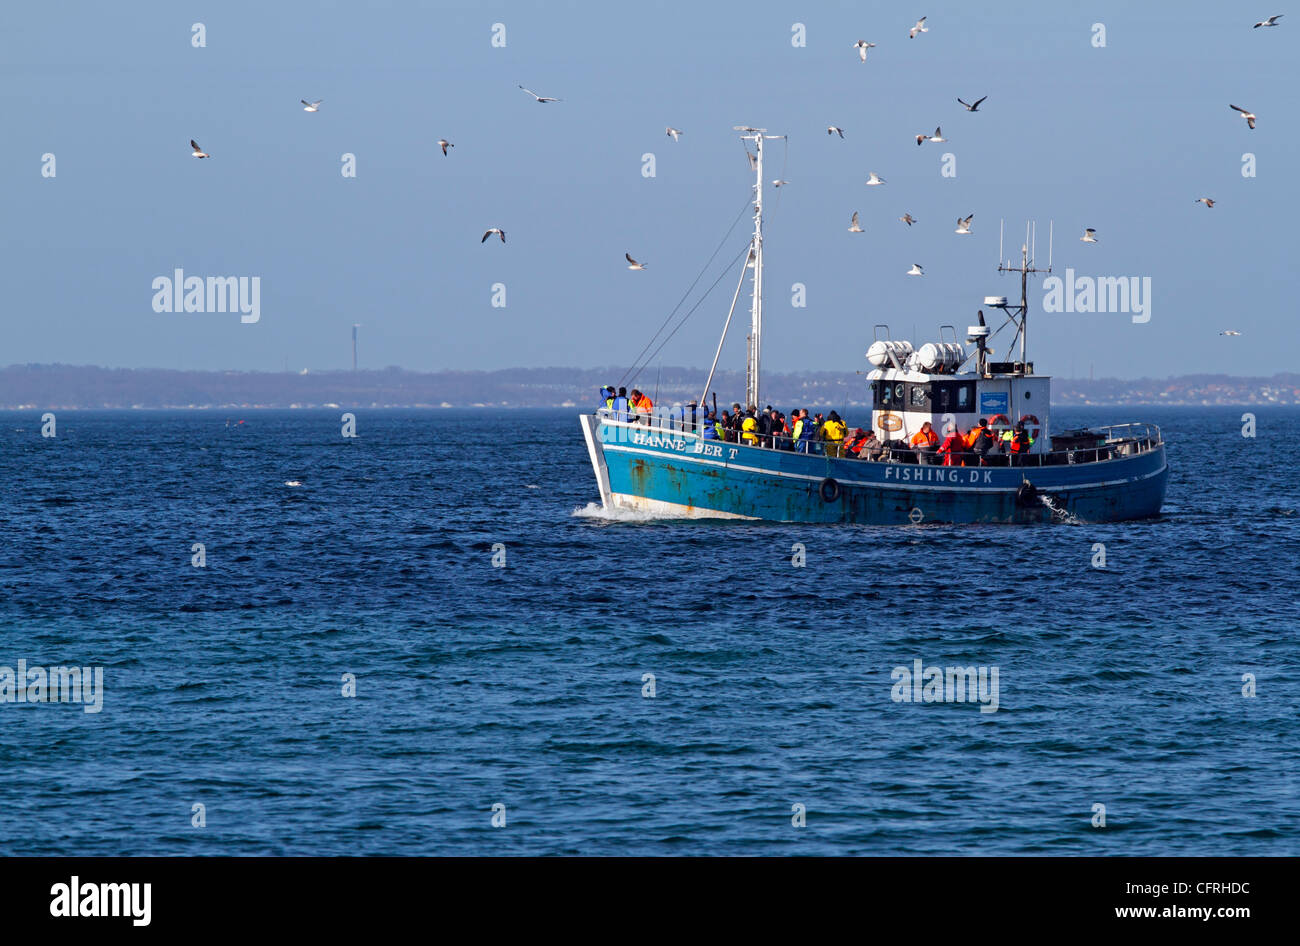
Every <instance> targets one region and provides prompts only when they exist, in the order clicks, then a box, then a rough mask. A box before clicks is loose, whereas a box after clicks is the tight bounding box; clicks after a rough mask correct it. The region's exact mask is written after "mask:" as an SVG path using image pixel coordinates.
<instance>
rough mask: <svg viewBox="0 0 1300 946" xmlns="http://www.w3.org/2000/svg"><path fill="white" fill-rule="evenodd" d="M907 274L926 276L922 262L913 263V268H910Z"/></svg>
mask: <svg viewBox="0 0 1300 946" xmlns="http://www.w3.org/2000/svg"><path fill="white" fill-rule="evenodd" d="M907 275H909V276H924V275H925V273H923V272H921V264H920V263H913V264H912V268H911V269H909V270H908V271H907Z"/></svg>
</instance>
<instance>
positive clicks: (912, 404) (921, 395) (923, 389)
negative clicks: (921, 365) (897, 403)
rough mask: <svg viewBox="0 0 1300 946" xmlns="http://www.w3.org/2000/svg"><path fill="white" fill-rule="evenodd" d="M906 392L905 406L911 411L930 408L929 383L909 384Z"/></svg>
mask: <svg viewBox="0 0 1300 946" xmlns="http://www.w3.org/2000/svg"><path fill="white" fill-rule="evenodd" d="M907 387H908V392H907V406H908V409H909V410H913V411H929V410H930V385H928V384H909V385H908V386H907Z"/></svg>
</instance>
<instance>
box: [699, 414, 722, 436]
mask: <svg viewBox="0 0 1300 946" xmlns="http://www.w3.org/2000/svg"><path fill="white" fill-rule="evenodd" d="M700 416H701V418H702V419H701V420H700V436H701V437H703V438H704V439H705V440H721V439H722V434H720V433H719V432H718V425H717V423H715V422H714V419H713V415H712V414H708V413H705V414H701V415H700Z"/></svg>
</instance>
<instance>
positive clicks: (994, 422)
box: [989, 414, 1011, 430]
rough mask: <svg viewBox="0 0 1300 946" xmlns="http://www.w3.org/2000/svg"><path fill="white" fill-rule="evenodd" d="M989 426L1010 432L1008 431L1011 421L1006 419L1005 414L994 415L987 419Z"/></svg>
mask: <svg viewBox="0 0 1300 946" xmlns="http://www.w3.org/2000/svg"><path fill="white" fill-rule="evenodd" d="M989 426H990V427H1001V428H1003V429H1004V430H1010V429H1011V421H1010V420H1008V419H1007V415H1006V414H994V415H993V416H992V417H991V418H990V419H989Z"/></svg>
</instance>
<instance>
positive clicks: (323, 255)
mask: <svg viewBox="0 0 1300 946" xmlns="http://www.w3.org/2000/svg"><path fill="white" fill-rule="evenodd" d="M1277 12H1282V13H1285V12H1286V10H1285V9H1284V8H1283V9H1277V8H1272V7H1269V8H1259V9H1254V10H1246V9H1245V8H1243V7H1240V6H1238V5H1231V4H1223V3H1218V2H1189V3H1178V4H1174V3H1159V4H1157V3H1151V4H1141V5H1138V4H1132V3H1092V2H1089V3H1083V4H1074V3H1072V4H1059V5H1044V4H1039V3H1028V2H1026V3H994V4H992V5H991V8H990V5H983V4H981V5H976V4H970V3H955V2H950V3H934V2H931V0H925V2H924V3H921V4H916V3H912V4H908V5H899V4H872V5H869V6H867V5H863V4H861V3H830V2H803V0H801V2H773V0H753V2H746V3H713V4H686V3H660V4H655V3H640V4H635V5H631V4H613V5H607V4H596V3H545V4H542V3H528V4H521V3H498V4H473V3H437V4H416V3H400V4H399V3H388V4H385V3H365V4H354V3H346V4H344V3H321V4H305V3H301V4H300V3H275V4H267V3H230V2H223V3H220V4H198V3H128V4H112V5H107V4H72V3H69V4H59V5H57V7H55V6H53V5H48V4H22V5H11V6H10V7H9V8H7V9H6V11H5V15H4V19H5V23H4V29H3V31H0V53H2V55H0V97H2V101H0V105H2V106H3V111H4V115H5V119H6V121H5V124H6V130H5V135H4V144H3V148H2V149H0V210H2V211H3V219H4V221H5V223H6V224H7V225H6V226H5V227H4V235H3V240H4V257H5V267H4V269H5V285H6V290H7V291H6V292H5V295H4V299H5V306H4V318H5V332H4V344H3V352H2V353H0V363H5V364H10V363H25V362H64V363H73V364H102V365H108V366H118V367H173V368H201V369H219V368H230V369H264V370H279V369H283V368H284V367H286V366H287V367H289V368H291V369H293V370H298V369H301V368H304V367H307V368H312V369H325V368H338V367H345V366H347V365H348V364H349V363H350V327H351V324H352V323H353V322H360V323H362V328H361V363H362V366H363V367H384V366H388V365H400V366H402V367H405V368H410V369H414V370H434V369H444V368H505V367H512V366H532V367H541V366H552V365H572V366H597V365H611V366H614V365H623V364H626V363H628V362H630V361H631V360H632V358H633V357H634V356H635V355H636V353H637V352H638V351H639V350H640V349H641V348H642V345H643V344H644V342H645V341H646V340H647V339H648V337H649V336H650V334H651V333H653V332H654V330H655V329H656V328H658V326H659V325H660V323H661V322H662V321H663V319H664V318H665V317H666V316H667V314H668V312H669V310H670V309H671V308H672V307H673V305H674V304H675V303H676V302H677V300H678V299H679V297H680V296H681V295H682V293H683V292H684V291H685V290H686V287H687V286H688V285H689V284H690V283H691V281H692V280H693V279H695V277H696V276H697V274H698V273H699V271H700V268H701V267H702V266H703V265H704V263H705V261H706V260H707V259H708V257H709V255H710V254H711V253H712V252H713V249H714V247H715V246H716V245H717V243H718V241H719V239H720V238H721V237H722V235H723V233H724V232H726V230H727V227H728V226H729V225H730V224H731V221H732V220H733V219H734V217H735V215H736V213H737V211H738V210H739V209H740V206H741V204H742V203H743V202H744V200H745V195H746V193H747V190H748V188H749V186H750V184H751V182H752V178H751V176H750V174H749V171H748V164H747V162H746V160H745V158H744V155H743V154H742V149H741V145H740V143H739V141H738V140H737V136H736V133H735V132H733V131H732V126H733V125H736V124H753V125H761V126H763V127H765V128H767V129H768V130H769V131H770V132H773V133H785V134H788V135H789V143H788V151H787V150H786V149H785V148H784V147H783V146H782V145H780V144H779V143H777V144H775V145H772V146H769V152H768V159H769V169H770V173H768V174H767V175H766V177H767V178H768V179H769V180H771V179H773V178H776V177H778V176H781V177H785V178H787V179H789V180H790V181H791V184H790V185H789V186H787V187H784V188H782V189H781V190H780V192H779V193H777V192H774V191H772V190H770V189H769V191H768V197H767V199H768V201H769V209H770V213H769V217H768V229H767V237H768V238H767V244H766V245H767V269H766V285H767V290H768V291H767V293H766V306H765V311H766V331H765V349H764V363H765V366H766V368H767V369H768V370H776V371H793V370H805V369H817V370H845V371H855V370H862V369H864V368H865V361H864V359H863V357H862V354H863V352H864V351H865V349H866V347H867V345H868V344H869V342H870V340H871V327H872V325H873V324H874V323H877V322H887V323H889V324H890V325H891V326H892V328H893V332H894V335H895V336H896V337H898V336H904V337H911V336H912V333H913V327H914V326H915V328H916V330H917V334H918V335H919V336H920V337H919V338H915V339H914V341H917V342H918V343H919V342H923V341H927V340H931V339H933V338H935V337H936V336H937V334H938V326H939V325H940V324H943V323H952V324H955V325H956V326H957V327H958V329H959V330H962V329H963V328H964V326H965V325H966V324H968V323H969V322H970V321H971V320H972V318H971V317H972V316H973V314H974V311H975V309H976V308H977V307H979V305H980V301H981V299H982V298H983V296H985V295H988V294H1006V295H1014V294H1015V293H1016V291H1017V289H1018V285H1017V281H1016V280H1015V279H1014V278H1013V277H1009V276H999V275H998V274H997V273H996V272H994V267H995V265H996V262H997V255H998V222H999V220H1000V219H1003V218H1005V220H1006V221H1007V226H1008V233H1009V236H1008V240H1007V243H1008V250H1007V253H1008V254H1010V253H1011V252H1013V248H1014V247H1016V246H1018V243H1019V239H1020V236H1019V234H1020V233H1022V232H1023V227H1024V221H1025V220H1026V219H1027V218H1031V217H1032V218H1035V219H1037V220H1038V221H1039V222H1040V227H1039V234H1040V239H1039V255H1040V258H1041V259H1040V261H1042V262H1045V257H1046V248H1045V243H1046V232H1047V222H1048V221H1049V220H1054V221H1055V228H1056V237H1057V240H1056V248H1055V259H1054V262H1055V264H1056V266H1057V268H1058V271H1063V270H1064V268H1065V267H1066V266H1070V267H1073V268H1074V269H1075V270H1076V271H1077V273H1079V274H1081V275H1091V276H1144V277H1150V278H1151V280H1152V293H1153V300H1152V318H1151V321H1150V322H1149V323H1146V324H1134V323H1133V322H1132V321H1131V319H1130V317H1129V316H1128V315H1124V314H1099V313H1093V314H1082V313H1068V314H1067V313H1050V314H1045V313H1042V312H1041V309H1040V305H1039V304H1040V302H1041V299H1042V297H1043V292H1042V290H1041V289H1040V288H1038V287H1037V284H1036V283H1035V282H1031V289H1030V299H1031V335H1030V340H1031V351H1030V355H1031V358H1032V359H1033V360H1034V361H1035V362H1036V363H1037V366H1038V371H1039V372H1040V373H1051V374H1055V375H1058V376H1068V375H1070V374H1071V372H1073V373H1074V374H1075V375H1078V376H1086V375H1087V373H1088V368H1089V365H1090V364H1092V365H1094V366H1095V368H1094V370H1095V371H1096V373H1097V374H1098V375H1099V376H1100V375H1116V376H1120V377H1138V376H1143V375H1154V376H1163V375H1169V374H1183V373H1190V372H1226V373H1232V374H1271V373H1273V372H1276V371H1286V370H1294V369H1295V365H1296V361H1297V358H1296V355H1297V348H1298V347H1300V346H1298V344H1297V338H1298V337H1300V336H1298V334H1297V332H1296V330H1295V324H1294V323H1295V318H1296V307H1295V291H1294V277H1293V276H1292V269H1293V265H1292V264H1293V261H1292V255H1293V253H1294V249H1293V248H1294V245H1295V241H1294V238H1293V237H1292V234H1291V232H1290V230H1291V227H1292V224H1291V218H1292V216H1293V214H1294V212H1295V211H1294V208H1295V206H1296V204H1297V201H1296V197H1297V186H1296V176H1295V175H1296V172H1295V171H1294V168H1295V167H1296V165H1297V160H1296V159H1297V146H1298V144H1300V135H1298V133H1297V127H1298V126H1297V104H1296V101H1295V96H1294V88H1295V79H1296V73H1297V68H1296V53H1297V50H1298V49H1300V46H1297V37H1298V36H1300V33H1297V31H1300V12H1298V13H1297V14H1296V16H1295V19H1294V22H1293V21H1292V19H1291V17H1287V16H1284V17H1283V19H1282V20H1281V23H1282V25H1281V26H1279V27H1278V28H1275V29H1258V30H1256V29H1251V24H1252V23H1253V22H1255V20H1257V19H1262V18H1263V17H1264V16H1267V15H1270V14H1272V13H1277ZM921 14H926V15H927V16H928V20H927V25H929V26H930V28H931V29H930V32H929V33H926V34H923V35H921V36H919V37H918V38H916V39H913V40H909V39H908V36H907V31H908V28H909V27H910V26H911V25H912V23H913V22H915V20H916V19H917V17H918V16H920V15H921ZM196 22H201V23H203V24H204V25H205V27H206V41H207V46H206V48H201V49H196V48H194V47H193V46H192V45H191V25H192V24H193V23H196ZM494 23H504V24H505V27H506V46H505V48H493V47H492V45H491V39H492V28H493V24H494ZM795 23H803V24H804V25H805V27H806V32H807V46H806V47H804V48H795V47H794V46H792V44H791V35H792V32H791V28H792V25H793V24H795ZM1094 23H1103V24H1105V27H1106V42H1107V45H1106V47H1105V48H1100V49H1099V48H1094V47H1093V45H1092V43H1091V39H1092V35H1093V34H1092V24H1094ZM859 38H863V39H867V40H869V41H872V42H875V43H877V44H878V46H877V48H875V49H872V50H871V51H870V54H869V56H868V61H867V63H866V64H865V65H864V64H862V63H860V62H859V61H858V58H857V54H856V50H854V49H853V48H852V45H851V44H852V43H853V42H854V41H855V40H857V39H859ZM518 83H522V84H524V85H526V86H528V87H529V88H531V89H534V90H536V91H538V92H541V93H542V94H545V95H552V96H558V97H561V98H563V99H564V101H563V102H560V103H554V104H548V105H538V104H536V103H534V102H533V101H532V100H531V99H530V98H529V97H527V96H526V95H525V94H524V93H522V92H520V91H519V90H518V89H517V88H516V85H517V84H518ZM984 95H987V96H988V101H987V102H985V103H984V105H983V106H982V107H981V109H980V111H979V112H978V113H976V114H968V113H967V112H965V110H963V109H962V108H961V106H959V105H958V104H957V103H956V101H955V99H956V97H957V96H961V97H962V98H964V99H966V100H967V101H971V100H972V97H979V96H984ZM300 98H307V99H317V98H319V99H323V100H324V104H323V105H322V107H321V110H320V112H318V113H316V114H307V113H305V112H303V111H302V108H301V106H300V105H299V104H298V100H299V99H300ZM1230 102H1232V103H1236V104H1239V105H1243V106H1246V107H1248V108H1250V109H1252V110H1253V111H1255V112H1256V113H1257V114H1258V115H1259V123H1258V127H1257V128H1256V129H1255V130H1254V131H1250V130H1248V129H1247V128H1246V124H1245V122H1244V121H1242V120H1241V118H1240V116H1238V115H1237V114H1236V113H1235V112H1232V111H1231V110H1230V109H1229V108H1228V103H1230ZM832 123H833V124H837V125H841V126H843V127H844V129H845V136H846V137H845V139H844V140H840V139H839V138H838V137H832V136H827V134H826V131H825V128H826V126H827V125H828V124H832ZM666 125H673V126H675V127H678V128H681V129H682V130H683V131H684V134H683V136H682V138H681V140H680V141H679V142H673V141H672V140H670V139H669V138H668V137H667V136H666V135H665V134H664V128H665V126H666ZM936 125H942V126H943V130H944V136H945V137H947V138H948V139H949V142H948V143H946V144H942V145H939V144H930V143H926V144H925V145H924V146H922V147H919V148H918V147H917V146H916V145H915V142H914V139H913V137H912V136H913V135H914V134H916V133H918V132H921V131H929V130H931V129H933V128H934V127H935V126H936ZM439 137H446V138H448V139H450V140H451V141H452V142H454V143H455V145H456V147H455V148H454V149H453V150H452V152H451V155H450V156H449V157H446V158H444V157H443V155H442V154H441V153H439V152H438V151H437V150H436V144H435V143H436V141H437V139H438V138H439ZM190 138H195V139H197V140H198V142H199V143H200V145H202V146H203V148H204V149H205V150H207V151H208V152H210V153H211V155H212V158H211V159H210V160H204V161H198V160H194V159H193V158H192V157H191V156H190V154H189V146H188V142H189V139H190ZM47 152H48V153H53V154H54V155H55V156H56V161H57V176H56V177H54V178H43V177H42V176H41V173H40V171H41V156H42V155H43V154H45V153H47ZM345 152H347V153H352V154H354V155H355V156H356V162H357V176H356V178H355V179H345V178H344V177H343V176H342V175H341V174H340V168H341V155H343V154H344V153H345ZM646 152H653V153H654V154H655V156H656V159H657V168H656V171H657V174H656V176H655V177H654V178H651V179H647V178H645V177H643V176H642V174H641V167H642V165H641V156H642V155H643V154H644V153H646ZM945 152H950V153H952V154H954V155H955V156H956V167H957V175H956V177H955V178H944V177H942V176H941V175H940V164H941V156H942V154H944V153H945ZM1246 152H1251V153H1253V154H1254V155H1255V156H1256V162H1257V176H1256V177H1254V178H1251V179H1248V178H1245V177H1243V176H1242V173H1241V167H1242V155H1243V153H1246ZM872 170H874V171H876V172H878V173H879V174H880V175H881V176H883V177H884V178H885V179H886V180H887V181H888V184H887V185H885V186H883V187H876V188H868V187H866V186H864V183H863V182H864V181H865V180H866V177H867V172H868V171H872ZM1201 196H1210V197H1213V198H1215V199H1216V201H1217V206H1215V207H1214V208H1213V209H1207V208H1205V207H1204V206H1202V205H1200V204H1196V203H1194V200H1195V198H1197V197H1201ZM855 210H856V211H858V212H859V213H860V214H861V216H862V220H863V226H864V227H865V229H866V231H867V232H866V233H864V234H860V235H856V234H850V233H848V232H847V227H848V225H849V216H850V214H851V213H852V212H853V211H855ZM904 212H910V213H911V214H912V215H913V216H914V217H916V218H917V220H918V223H917V225H916V226H914V227H912V228H910V229H909V228H907V227H905V226H904V225H903V224H901V223H899V222H898V220H897V218H898V217H899V216H900V215H902V214H903V213H904ZM970 213H974V214H975V220H974V233H973V234H972V235H971V236H958V235H956V234H954V233H953V229H954V227H955V225H956V224H955V221H956V218H957V217H958V216H965V215H966V214H970ZM488 227H502V228H504V229H505V231H506V233H507V239H508V242H507V243H506V244H505V245H504V246H503V245H501V244H500V243H499V242H497V241H496V240H495V239H494V240H493V241H491V242H489V243H487V244H480V242H479V238H480V236H481V235H482V233H483V231H484V230H485V229H486V228H488ZM1084 227H1095V228H1096V229H1097V231H1098V236H1099V238H1100V241H1101V242H1100V243H1098V244H1096V245H1085V244H1083V243H1080V242H1079V240H1078V236H1079V235H1080V234H1081V233H1082V230H1083V228H1084ZM746 229H747V227H746V226H745V225H742V226H741V227H739V228H738V229H737V230H736V232H735V233H734V234H733V238H732V240H731V242H730V243H729V244H728V245H727V248H726V249H725V250H724V251H723V253H721V254H719V263H720V262H721V261H722V260H724V259H729V258H730V257H731V256H732V255H733V254H734V253H735V252H737V251H739V249H740V247H741V246H742V245H743V242H744V232H745V230H746ZM737 241H739V242H737ZM626 251H630V252H631V253H632V255H633V256H634V257H636V258H637V259H639V260H642V261H643V262H646V263H647V264H648V268H647V269H646V270H645V271H644V272H629V271H628V270H627V268H626V264H625V263H624V261H623V253H624V252H626ZM913 262H919V263H921V264H922V265H923V266H924V267H925V272H926V276H925V277H924V278H920V279H918V278H915V277H911V278H909V277H907V276H905V275H904V273H905V272H906V270H907V269H908V267H909V266H910V265H911V264H912V263H913ZM717 265H718V264H717V263H715V269H713V270H711V271H710V273H709V275H708V276H706V277H705V279H704V280H702V282H701V285H707V284H708V283H709V282H711V281H712V279H713V276H714V275H716V273H717V271H718V270H717V268H716V266H717ZM177 267H179V268H182V269H184V270H185V272H186V274H187V275H201V276H207V275H242V276H259V277H260V278H261V284H262V289H261V292H262V300H261V309H262V315H261V320H260V321H259V322H258V323H256V324H252V325H248V324H242V323H241V322H240V320H239V318H238V316H237V315H236V316H231V315H228V314H225V315H222V314H177V313H161V314H160V313H155V312H154V311H153V309H152V307H151V300H152V298H153V290H152V289H151V282H152V280H153V279H154V278H155V277H157V276H161V275H170V274H171V272H172V270H173V269H175V268H177ZM796 282H800V283H803V284H805V285H806V286H807V301H808V305H807V308H804V309H795V308H792V307H791V305H790V299H791V291H790V287H791V286H792V284H793V283H796ZM494 283H504V284H505V286H506V301H507V304H506V306H505V308H493V307H492V306H491V304H490V303H491V294H492V286H493V284H494ZM734 286H735V277H734V275H733V274H731V273H728V275H727V276H726V277H725V278H724V279H723V281H722V283H721V284H720V285H719V286H718V288H717V289H716V290H715V291H714V294H713V295H712V296H711V297H710V298H709V300H708V301H707V302H705V303H704V305H702V306H701V307H700V308H699V310H697V312H696V313H695V315H694V316H693V317H692V318H691V320H690V322H689V323H688V324H687V326H686V327H685V328H684V329H683V330H682V331H681V332H679V333H678V335H677V336H676V338H674V339H673V341H672V342H670V343H669V344H668V346H667V347H665V348H664V350H663V352H662V355H661V358H662V362H663V363H664V364H666V365H675V364H685V365H697V366H702V367H704V368H707V366H708V363H709V361H710V360H711V358H712V355H713V349H714V346H715V344H716V341H717V334H718V332H719V330H720V328H721V324H722V321H723V319H724V317H725V315H726V308H727V304H728V302H729V301H730V295H731V292H732V291H733V290H734ZM745 324H747V323H746V322H745V321H744V320H742V323H741V325H740V329H739V330H738V331H735V332H734V335H735V338H734V339H733V340H732V341H731V342H729V344H728V347H727V350H726V352H725V353H724V365H726V366H729V367H743V365H744V348H743V346H744V341H743V337H744V328H745ZM1229 328H1231V329H1236V330H1239V331H1241V332H1242V333H1243V335H1242V337H1239V338H1222V337H1219V335H1218V332H1219V331H1221V330H1223V329H1229ZM995 347H997V346H996V345H995Z"/></svg>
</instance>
